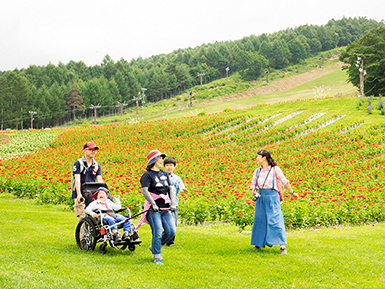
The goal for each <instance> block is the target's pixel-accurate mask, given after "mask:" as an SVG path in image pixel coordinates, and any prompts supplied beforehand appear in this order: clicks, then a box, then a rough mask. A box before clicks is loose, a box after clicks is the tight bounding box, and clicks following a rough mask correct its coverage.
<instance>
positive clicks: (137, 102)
mask: <svg viewBox="0 0 385 289" xmlns="http://www.w3.org/2000/svg"><path fill="white" fill-rule="evenodd" d="M133 98H134V101H135V102H136V114H139V100H141V99H142V97H141V96H140V92H139V93H138V97H135V96H133Z"/></svg>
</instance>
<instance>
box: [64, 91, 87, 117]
mask: <svg viewBox="0 0 385 289" xmlns="http://www.w3.org/2000/svg"><path fill="white" fill-rule="evenodd" d="M66 104H67V109H68V111H70V112H71V113H72V119H73V120H75V119H76V112H77V111H80V110H83V109H84V105H83V98H82V97H81V96H80V91H79V90H78V89H77V88H76V87H75V85H73V87H72V89H71V90H70V91H68V92H66Z"/></svg>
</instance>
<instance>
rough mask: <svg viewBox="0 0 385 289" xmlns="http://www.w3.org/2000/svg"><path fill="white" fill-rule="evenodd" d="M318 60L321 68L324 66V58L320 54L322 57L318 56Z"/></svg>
mask: <svg viewBox="0 0 385 289" xmlns="http://www.w3.org/2000/svg"><path fill="white" fill-rule="evenodd" d="M318 60H319V65H318V66H319V68H321V67H322V60H323V58H322V57H321V56H320V57H318Z"/></svg>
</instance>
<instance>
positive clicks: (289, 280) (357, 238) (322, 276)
mask: <svg viewBox="0 0 385 289" xmlns="http://www.w3.org/2000/svg"><path fill="white" fill-rule="evenodd" d="M0 200H1V202H0V210H1V212H2V214H0V222H1V224H2V225H1V226H0V235H1V236H3V240H4V242H3V246H1V247H0V254H1V256H2V261H1V262H0V284H1V285H0V287H1V288H383V284H384V282H385V274H384V271H383V268H384V266H385V258H384V257H385V256H384V250H382V249H381V248H382V243H383V236H384V235H385V224H376V225H374V226H361V227H346V228H344V227H340V228H335V229H324V230H307V231H303V232H288V243H289V245H288V255H280V254H279V253H278V251H279V249H278V247H273V248H266V249H264V250H262V251H261V252H256V251H254V250H252V247H251V246H250V245H249V243H250V235H249V234H239V233H237V230H236V228H235V227H233V226H231V225H227V224H224V225H213V226H187V225H182V226H178V233H177V241H176V244H177V245H176V247H173V248H168V247H167V248H164V249H163V257H164V258H165V266H156V265H155V264H153V263H152V261H151V253H150V251H149V250H148V246H149V244H150V238H151V233H150V230H149V226H144V227H142V228H141V229H140V233H141V239H142V240H143V246H141V247H137V249H136V251H135V252H130V251H128V250H125V251H119V250H116V249H112V248H110V247H108V252H107V254H106V255H102V254H100V253H99V252H98V250H96V251H94V252H83V251H80V250H78V249H77V247H76V243H75V240H74V232H75V226H76V218H75V216H74V215H73V214H72V213H69V212H63V211H61V210H59V209H57V208H55V207H53V206H51V207H46V206H36V205H34V204H33V202H32V201H29V200H16V199H11V198H10V197H9V196H4V195H3V196H1V195H0ZM97 247H98V245H97Z"/></svg>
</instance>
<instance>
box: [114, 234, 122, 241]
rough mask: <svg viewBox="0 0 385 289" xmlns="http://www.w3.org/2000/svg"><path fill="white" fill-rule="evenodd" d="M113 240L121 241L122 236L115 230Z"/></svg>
mask: <svg viewBox="0 0 385 289" xmlns="http://www.w3.org/2000/svg"><path fill="white" fill-rule="evenodd" d="M114 240H115V242H117V243H119V242H122V237H121V236H120V233H119V232H116V233H115V234H114Z"/></svg>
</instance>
